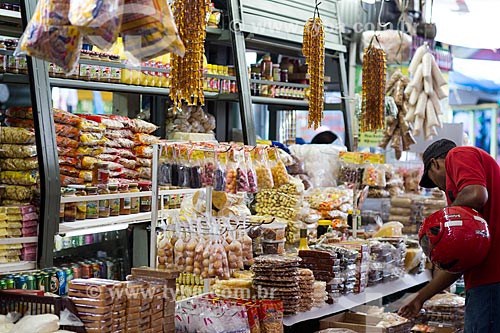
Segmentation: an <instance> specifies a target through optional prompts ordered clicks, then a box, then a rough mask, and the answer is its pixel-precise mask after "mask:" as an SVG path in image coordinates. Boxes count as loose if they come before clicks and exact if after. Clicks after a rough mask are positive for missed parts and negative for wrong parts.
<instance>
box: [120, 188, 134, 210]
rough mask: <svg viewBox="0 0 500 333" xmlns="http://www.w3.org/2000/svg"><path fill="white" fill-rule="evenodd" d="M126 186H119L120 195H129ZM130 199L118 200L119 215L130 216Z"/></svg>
mask: <svg viewBox="0 0 500 333" xmlns="http://www.w3.org/2000/svg"><path fill="white" fill-rule="evenodd" d="M128 187H129V185H128V184H120V185H119V186H118V190H119V192H120V193H129V189H128ZM130 209H131V198H121V199H120V215H130Z"/></svg>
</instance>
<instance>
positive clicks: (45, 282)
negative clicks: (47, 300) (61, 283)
mask: <svg viewBox="0 0 500 333" xmlns="http://www.w3.org/2000/svg"><path fill="white" fill-rule="evenodd" d="M40 280H41V281H40V285H39V289H40V290H43V291H45V292H49V291H50V274H49V273H47V272H42V274H41V279H40Z"/></svg>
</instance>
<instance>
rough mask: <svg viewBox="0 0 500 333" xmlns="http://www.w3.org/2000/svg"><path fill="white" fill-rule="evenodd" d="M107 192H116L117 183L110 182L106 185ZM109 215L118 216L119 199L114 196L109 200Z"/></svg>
mask: <svg viewBox="0 0 500 333" xmlns="http://www.w3.org/2000/svg"><path fill="white" fill-rule="evenodd" d="M108 189H109V193H110V194H118V185H117V184H110V185H109V186H108ZM109 209H110V211H109V215H110V216H118V215H120V199H119V198H115V199H111V200H109Z"/></svg>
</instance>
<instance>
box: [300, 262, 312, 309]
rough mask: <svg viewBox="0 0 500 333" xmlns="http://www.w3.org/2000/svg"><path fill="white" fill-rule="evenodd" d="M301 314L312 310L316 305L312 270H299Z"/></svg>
mask: <svg viewBox="0 0 500 333" xmlns="http://www.w3.org/2000/svg"><path fill="white" fill-rule="evenodd" d="M299 288H300V292H299V296H300V299H299V312H305V311H309V310H311V308H312V307H313V304H314V275H313V272H312V271H311V270H310V269H307V268H301V269H299Z"/></svg>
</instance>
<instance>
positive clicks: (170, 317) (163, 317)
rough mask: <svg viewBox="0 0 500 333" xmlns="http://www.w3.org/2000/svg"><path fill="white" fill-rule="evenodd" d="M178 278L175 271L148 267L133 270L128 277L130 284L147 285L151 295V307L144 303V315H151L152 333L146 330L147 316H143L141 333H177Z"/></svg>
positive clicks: (150, 326) (150, 325)
mask: <svg viewBox="0 0 500 333" xmlns="http://www.w3.org/2000/svg"><path fill="white" fill-rule="evenodd" d="M178 276H179V274H178V273H177V272H175V271H168V270H162V269H153V268H148V267H140V268H132V274H131V275H129V276H127V280H128V282H133V283H144V284H147V286H148V288H149V292H148V294H149V295H151V298H150V303H149V307H147V306H146V304H145V303H143V313H144V314H148V315H149V330H150V331H147V330H146V329H147V326H148V325H147V320H146V316H145V315H142V316H141V317H142V319H141V323H140V324H141V325H142V326H141V327H142V329H141V330H140V332H141V333H143V332H144V331H145V330H146V332H151V333H174V332H175V322H174V321H175V295H176V278H177V277H178Z"/></svg>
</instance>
